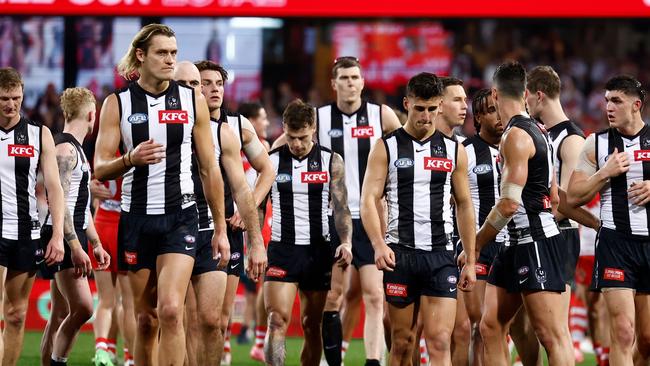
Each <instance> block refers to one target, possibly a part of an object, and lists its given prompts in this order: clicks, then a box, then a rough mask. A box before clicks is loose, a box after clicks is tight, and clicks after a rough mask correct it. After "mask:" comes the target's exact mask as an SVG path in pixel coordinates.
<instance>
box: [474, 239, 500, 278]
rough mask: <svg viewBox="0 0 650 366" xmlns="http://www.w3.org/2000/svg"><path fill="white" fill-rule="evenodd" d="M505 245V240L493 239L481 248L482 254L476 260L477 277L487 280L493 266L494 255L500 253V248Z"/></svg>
mask: <svg viewBox="0 0 650 366" xmlns="http://www.w3.org/2000/svg"><path fill="white" fill-rule="evenodd" d="M502 246H503V242H496V241H491V242H489V243H487V245H485V246H484V247H483V249H481V254H480V255H479V257H478V259H477V260H476V279H477V280H481V281H487V279H488V273H490V269H491V268H492V262H494V257H496V256H497V254H498V253H499V249H500V248H501V247H502Z"/></svg>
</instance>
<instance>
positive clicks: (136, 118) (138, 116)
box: [127, 113, 149, 125]
mask: <svg viewBox="0 0 650 366" xmlns="http://www.w3.org/2000/svg"><path fill="white" fill-rule="evenodd" d="M127 120H128V121H129V123H130V124H133V125H139V124H141V123H146V122H147V121H148V120H149V116H147V115H146V114H144V113H133V114H132V115H130V116H129V118H128V119H127Z"/></svg>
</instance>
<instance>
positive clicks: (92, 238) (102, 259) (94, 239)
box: [86, 211, 111, 271]
mask: <svg viewBox="0 0 650 366" xmlns="http://www.w3.org/2000/svg"><path fill="white" fill-rule="evenodd" d="M86 215H87V216H88V228H87V229H86V236H87V237H88V242H89V243H90V246H91V247H92V249H93V256H94V257H95V260H96V261H97V269H98V270H100V271H103V270H105V269H106V268H108V266H110V265H111V256H110V255H109V254H108V252H106V250H105V249H104V247H103V246H102V242H101V240H100V239H99V234H97V229H95V220H93V217H92V215H91V214H90V211H88V212H87V213H86Z"/></svg>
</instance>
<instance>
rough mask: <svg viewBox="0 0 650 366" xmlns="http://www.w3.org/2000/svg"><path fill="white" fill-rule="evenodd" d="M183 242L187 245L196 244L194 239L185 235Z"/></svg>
mask: <svg viewBox="0 0 650 366" xmlns="http://www.w3.org/2000/svg"><path fill="white" fill-rule="evenodd" d="M184 239H185V242H186V243H189V244H194V243H195V242H196V238H195V237H194V236H193V235H189V234H188V235H185V238H184Z"/></svg>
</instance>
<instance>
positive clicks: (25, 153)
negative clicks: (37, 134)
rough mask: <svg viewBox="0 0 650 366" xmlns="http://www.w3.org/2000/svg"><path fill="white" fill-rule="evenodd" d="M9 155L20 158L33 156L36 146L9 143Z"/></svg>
mask: <svg viewBox="0 0 650 366" xmlns="http://www.w3.org/2000/svg"><path fill="white" fill-rule="evenodd" d="M7 149H8V153H9V156H15V157H18V158H33V157H34V146H32V145H9V146H7Z"/></svg>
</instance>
